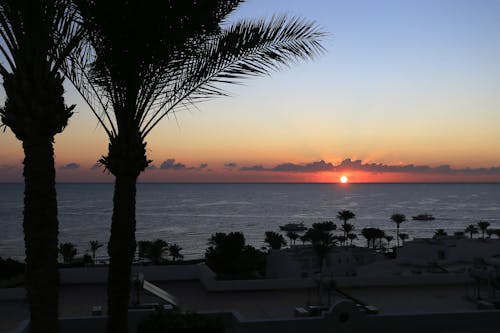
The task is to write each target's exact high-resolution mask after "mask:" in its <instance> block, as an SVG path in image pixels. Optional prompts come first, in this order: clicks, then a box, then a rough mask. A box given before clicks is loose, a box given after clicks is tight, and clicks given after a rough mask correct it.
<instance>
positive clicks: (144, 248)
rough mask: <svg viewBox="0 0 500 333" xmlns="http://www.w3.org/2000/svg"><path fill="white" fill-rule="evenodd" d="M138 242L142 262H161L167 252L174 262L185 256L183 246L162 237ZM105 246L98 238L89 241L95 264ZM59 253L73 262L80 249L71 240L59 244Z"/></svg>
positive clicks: (164, 259)
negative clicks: (147, 260) (146, 260)
mask: <svg viewBox="0 0 500 333" xmlns="http://www.w3.org/2000/svg"><path fill="white" fill-rule="evenodd" d="M137 243H138V246H137V247H138V250H137V256H138V258H139V260H141V261H142V262H144V260H145V259H149V260H151V262H152V263H153V264H160V263H162V262H165V261H166V258H165V255H166V254H167V253H168V255H169V256H170V257H171V258H172V261H174V262H176V261H179V260H182V259H183V258H184V255H182V254H181V251H182V247H180V246H179V245H178V244H175V243H172V244H168V243H167V242H165V241H164V240H162V239H156V240H154V241H146V240H143V241H138V242H137ZM103 246H104V244H102V243H101V242H99V241H97V240H93V241H90V242H89V248H88V250H87V251H89V252H90V253H92V256H91V257H89V258H90V259H91V261H92V263H93V264H94V265H95V264H96V263H97V258H96V254H97V251H98V250H99V249H100V248H101V247H103ZM59 254H60V255H61V256H62V257H63V262H64V263H65V264H71V263H72V262H73V260H74V258H75V257H76V255H77V254H78V249H77V247H76V246H75V244H73V243H71V242H66V243H61V244H59Z"/></svg>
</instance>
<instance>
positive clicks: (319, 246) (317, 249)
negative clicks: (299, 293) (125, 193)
mask: <svg viewBox="0 0 500 333" xmlns="http://www.w3.org/2000/svg"><path fill="white" fill-rule="evenodd" d="M306 235H307V236H308V238H309V239H310V240H311V243H312V248H313V251H314V254H315V255H316V257H317V259H318V266H319V267H318V268H319V281H318V300H319V303H320V304H321V302H322V301H321V296H322V292H321V286H322V284H323V264H324V262H325V259H326V257H327V256H328V253H329V252H330V251H331V249H332V248H333V247H334V246H335V245H336V242H337V241H336V239H335V236H334V235H333V234H332V233H331V232H329V231H326V230H323V229H321V228H314V227H313V228H310V229H309V230H307V232H306Z"/></svg>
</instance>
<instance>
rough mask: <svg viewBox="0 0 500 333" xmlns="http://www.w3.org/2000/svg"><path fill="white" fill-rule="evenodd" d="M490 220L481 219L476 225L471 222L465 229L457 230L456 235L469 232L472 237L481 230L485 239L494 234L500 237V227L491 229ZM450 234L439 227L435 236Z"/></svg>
mask: <svg viewBox="0 0 500 333" xmlns="http://www.w3.org/2000/svg"><path fill="white" fill-rule="evenodd" d="M490 225H491V224H490V222H487V221H479V222H477V223H476V224H475V225H474V224H469V225H468V226H467V227H466V228H465V229H464V231H457V232H455V235H456V236H461V235H464V234H469V237H470V238H471V239H472V235H474V234H477V233H479V231H481V234H482V235H481V238H482V239H485V238H486V235H488V237H491V236H492V235H495V236H497V237H498V238H500V229H489V227H490ZM444 236H448V233H447V232H446V231H445V230H444V229H437V230H436V232H435V233H434V238H439V237H444Z"/></svg>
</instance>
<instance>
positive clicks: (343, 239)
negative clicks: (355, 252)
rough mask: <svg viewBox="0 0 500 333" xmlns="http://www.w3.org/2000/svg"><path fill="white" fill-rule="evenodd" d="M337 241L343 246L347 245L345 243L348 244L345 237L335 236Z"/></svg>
mask: <svg viewBox="0 0 500 333" xmlns="http://www.w3.org/2000/svg"><path fill="white" fill-rule="evenodd" d="M335 239H336V240H337V241H338V242H339V243H340V244H341V245H345V243H346V242H347V237H345V236H342V235H341V236H335Z"/></svg>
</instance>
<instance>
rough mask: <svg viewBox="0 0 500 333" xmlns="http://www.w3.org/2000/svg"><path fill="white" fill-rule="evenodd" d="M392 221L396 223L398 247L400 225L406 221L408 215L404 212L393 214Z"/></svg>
mask: <svg viewBox="0 0 500 333" xmlns="http://www.w3.org/2000/svg"><path fill="white" fill-rule="evenodd" d="M391 220H392V222H394V223H396V242H397V247H399V238H400V237H399V225H400V224H401V223H403V222H404V221H406V216H404V215H403V214H393V215H392V216H391Z"/></svg>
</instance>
